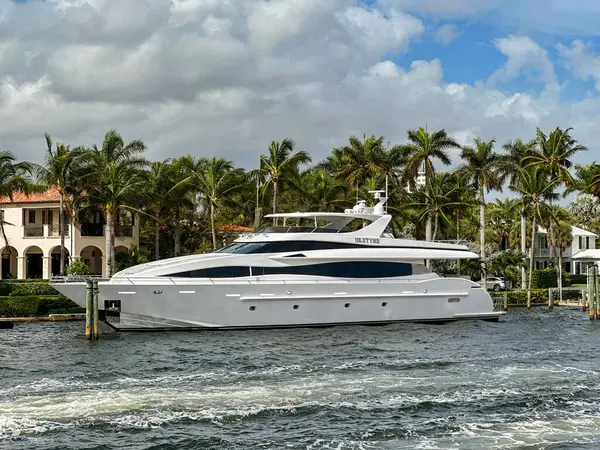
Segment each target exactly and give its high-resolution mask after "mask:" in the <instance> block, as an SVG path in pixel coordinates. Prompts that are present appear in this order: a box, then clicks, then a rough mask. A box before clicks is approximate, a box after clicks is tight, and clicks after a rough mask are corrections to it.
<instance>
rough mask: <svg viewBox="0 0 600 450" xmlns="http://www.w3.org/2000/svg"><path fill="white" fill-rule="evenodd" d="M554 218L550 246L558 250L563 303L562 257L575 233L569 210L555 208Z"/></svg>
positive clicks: (560, 292) (558, 283)
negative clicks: (572, 228)
mask: <svg viewBox="0 0 600 450" xmlns="http://www.w3.org/2000/svg"><path fill="white" fill-rule="evenodd" d="M553 216H554V220H553V222H554V232H553V233H552V235H550V236H549V238H550V239H551V241H550V244H551V245H553V246H554V247H556V248H557V249H558V270H557V286H558V292H559V296H560V301H562V262H563V261H562V257H563V253H564V252H565V250H566V248H567V247H569V246H570V245H571V243H572V242H573V231H572V230H571V220H570V214H569V212H568V211H567V210H565V209H564V208H561V207H557V206H555V207H554V208H553ZM548 306H550V307H552V296H550V303H549V305H548Z"/></svg>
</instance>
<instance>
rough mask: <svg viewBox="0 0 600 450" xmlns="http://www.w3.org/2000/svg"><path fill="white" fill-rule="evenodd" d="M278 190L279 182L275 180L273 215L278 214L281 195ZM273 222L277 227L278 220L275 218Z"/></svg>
mask: <svg viewBox="0 0 600 450" xmlns="http://www.w3.org/2000/svg"><path fill="white" fill-rule="evenodd" d="M278 189H279V186H278V181H277V179H273V214H276V213H277V194H278V193H279V192H278ZM273 220H274V222H273V224H274V225H275V226H277V218H276V217H275V218H274V219H273Z"/></svg>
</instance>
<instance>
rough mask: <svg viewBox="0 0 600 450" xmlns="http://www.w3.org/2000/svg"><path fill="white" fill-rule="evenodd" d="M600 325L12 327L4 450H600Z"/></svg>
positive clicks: (2, 400)
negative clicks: (162, 329)
mask: <svg viewBox="0 0 600 450" xmlns="http://www.w3.org/2000/svg"><path fill="white" fill-rule="evenodd" d="M599 356H600V323H598V324H596V323H591V322H589V320H588V319H587V318H586V316H585V315H584V314H583V313H581V312H579V311H576V310H568V309H559V310H555V311H554V312H552V313H549V312H547V311H546V310H545V308H544V309H541V308H540V309H535V310H533V311H524V310H515V311H511V312H510V313H509V315H508V316H507V317H506V319H505V321H504V322H502V323H496V324H495V323H486V322H461V323H453V324H447V325H418V324H399V325H391V326H386V327H340V328H329V329H316V330H315V329H297V330H278V331H243V332H231V331H229V332H196V333H187V332H186V333H142V334H118V333H117V334H113V335H110V336H105V337H103V339H102V340H101V341H99V342H94V343H89V342H85V340H84V339H83V324H82V323H81V322H76V323H74V322H71V323H63V324H58V323H55V324H52V323H48V324H29V325H18V326H16V327H15V329H14V330H10V331H5V330H3V331H0V448H10V449H12V448H14V449H31V448H43V449H71V448H96V449H113V448H123V449H171V448H172V449H250V448H258V449H283V448H285V449H325V448H326V449H342V448H343V449H372V448H373V449H378V448H381V449H414V448H420V449H436V448H459V449H477V450H479V449H495V448H497V449H517V448H519V449H542V448H545V449H597V448H600V363H599V360H598V359H597V358H598V357H599Z"/></svg>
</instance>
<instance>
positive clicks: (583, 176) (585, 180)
mask: <svg viewBox="0 0 600 450" xmlns="http://www.w3.org/2000/svg"><path fill="white" fill-rule="evenodd" d="M571 190H578V191H581V192H584V193H586V194H592V195H595V196H596V197H600V164H597V163H595V162H594V163H592V164H586V165H584V166H581V165H576V166H575V178H574V188H570V189H569V188H568V189H567V191H571Z"/></svg>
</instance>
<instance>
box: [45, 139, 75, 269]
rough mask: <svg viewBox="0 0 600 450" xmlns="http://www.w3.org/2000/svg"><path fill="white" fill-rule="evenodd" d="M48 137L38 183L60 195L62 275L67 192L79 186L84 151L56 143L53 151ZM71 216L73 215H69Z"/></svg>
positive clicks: (59, 228)
mask: <svg viewBox="0 0 600 450" xmlns="http://www.w3.org/2000/svg"><path fill="white" fill-rule="evenodd" d="M45 137H46V163H45V165H44V166H42V167H40V170H39V171H38V172H39V173H38V181H40V182H41V183H44V184H47V185H52V186H56V188H57V189H58V193H59V195H60V206H59V214H58V232H59V235H60V275H61V276H62V275H64V274H65V228H66V227H65V223H64V221H65V198H66V195H67V191H68V190H69V189H71V188H75V187H76V186H77V185H78V184H79V180H78V164H80V163H81V156H82V155H83V154H84V151H83V149H82V148H81V147H77V148H75V149H72V150H71V148H70V147H69V146H68V145H65V144H59V143H56V146H55V148H54V150H53V149H52V138H51V137H50V135H49V134H48V133H46V134H45ZM69 216H71V214H69Z"/></svg>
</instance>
